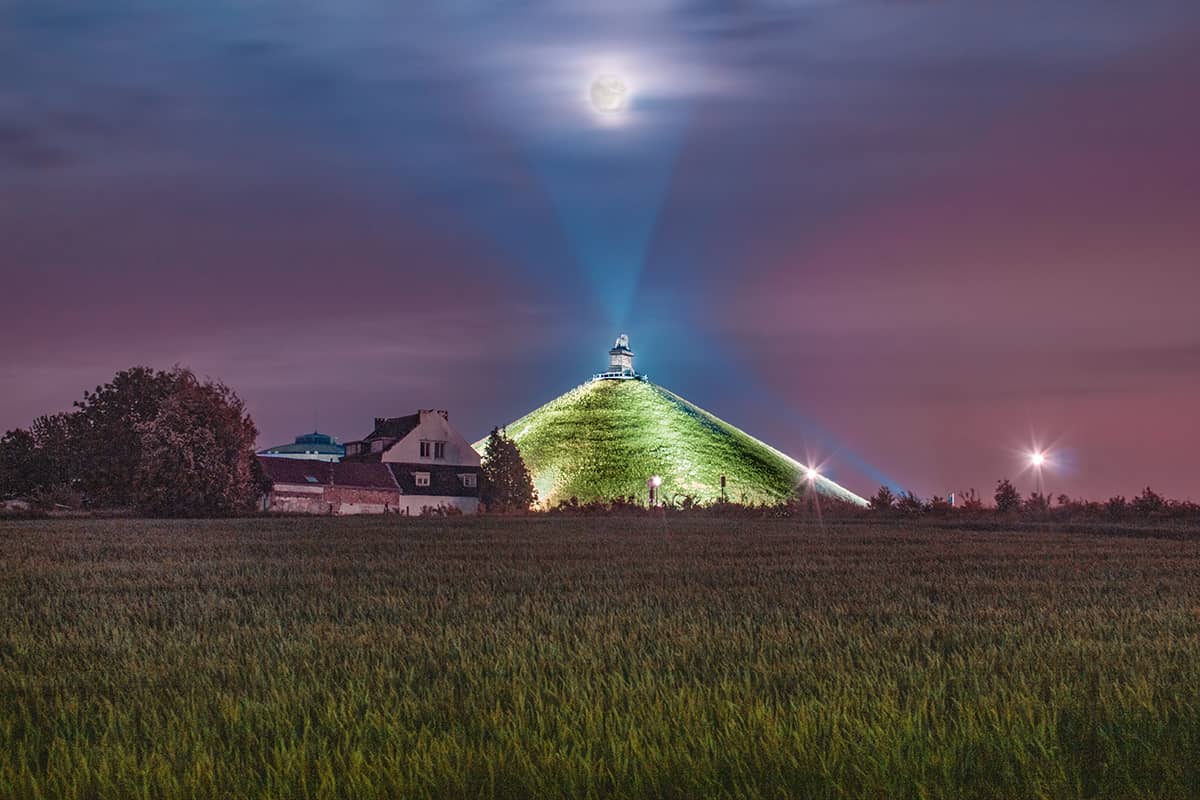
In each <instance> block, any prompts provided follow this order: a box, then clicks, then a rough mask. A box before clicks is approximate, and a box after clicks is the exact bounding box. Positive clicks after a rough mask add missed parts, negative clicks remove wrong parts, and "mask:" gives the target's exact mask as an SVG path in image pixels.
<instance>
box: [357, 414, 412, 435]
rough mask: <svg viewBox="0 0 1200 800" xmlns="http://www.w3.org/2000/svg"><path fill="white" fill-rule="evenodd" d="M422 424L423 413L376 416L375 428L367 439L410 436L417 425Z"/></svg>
mask: <svg viewBox="0 0 1200 800" xmlns="http://www.w3.org/2000/svg"><path fill="white" fill-rule="evenodd" d="M420 424H421V413H420V412H419V411H418V412H417V413H416V414H408V415H407V416H403V417H391V418H385V417H376V418H375V430H373V431H371V433H370V435H369V436H367V437H365V438H367V439H397V440H398V439H403V438H404V437H405V436H408V435H409V434H410V433H412V432H413V431H414V430H416V429H417V426H418V425H420Z"/></svg>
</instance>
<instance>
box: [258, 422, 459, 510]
mask: <svg viewBox="0 0 1200 800" xmlns="http://www.w3.org/2000/svg"><path fill="white" fill-rule="evenodd" d="M259 463H260V464H262V466H263V472H264V473H265V474H266V476H267V478H268V480H269V481H270V482H271V489H270V491H269V492H268V493H267V494H266V496H265V497H264V499H263V509H264V510H266V511H285V512H300V513H308V514H335V515H337V514H386V513H399V514H420V513H422V512H423V511H427V510H438V509H456V510H458V511H461V512H463V513H465V514H474V513H475V512H477V511H478V510H479V474H480V458H479V454H478V453H476V452H475V450H474V449H472V448H471V445H470V444H468V443H467V441H466V440H465V439H463V437H462V436H461V435H460V434H459V433H458V432H457V431H456V430H454V428H453V427H451V425H450V417H449V414H447V413H446V412H445V411H439V410H434V409H422V410H420V411H418V412H416V413H415V414H409V415H408V416H404V417H391V418H388V417H377V418H376V419H375V428H374V430H372V431H371V433H370V434H369V435H367V436H366V437H364V438H363V439H361V440H358V441H354V442H347V443H346V444H345V457H344V459H343V460H342V461H340V462H325V461H314V460H300V459H290V458H278V457H272V456H260V457H259Z"/></svg>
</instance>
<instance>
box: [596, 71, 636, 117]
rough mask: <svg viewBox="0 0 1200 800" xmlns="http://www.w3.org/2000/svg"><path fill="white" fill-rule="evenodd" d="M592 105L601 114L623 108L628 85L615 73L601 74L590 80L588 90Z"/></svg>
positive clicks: (627, 96)
mask: <svg viewBox="0 0 1200 800" xmlns="http://www.w3.org/2000/svg"><path fill="white" fill-rule="evenodd" d="M588 96H589V97H590V98H591V100H592V107H593V108H595V109H596V110H597V111H599V112H600V113H602V114H615V113H616V112H618V111H620V110H622V109H623V108H625V102H626V101H627V100H628V98H629V87H628V86H626V85H625V81H623V80H621V79H620V78H618V77H617V76H616V75H601V76H599V77H597V78H596V79H595V80H594V81H592V87H591V89H590V90H589V91H588Z"/></svg>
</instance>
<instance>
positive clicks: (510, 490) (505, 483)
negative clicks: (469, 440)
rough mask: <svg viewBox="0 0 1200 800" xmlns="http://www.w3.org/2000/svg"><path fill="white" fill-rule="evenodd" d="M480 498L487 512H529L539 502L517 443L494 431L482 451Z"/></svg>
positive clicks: (499, 431) (495, 429) (494, 429)
mask: <svg viewBox="0 0 1200 800" xmlns="http://www.w3.org/2000/svg"><path fill="white" fill-rule="evenodd" d="M479 498H480V500H481V501H482V503H483V505H484V507H485V508H486V509H487V510H488V511H498V512H507V511H528V510H529V507H530V506H532V505H533V504H534V503H535V502H537V492H536V491H535V490H534V488H533V478H531V477H530V475H529V469H528V468H527V467H526V466H525V460H524V459H523V458H521V450H520V448H518V447H517V443H516V442H514V441H513V440H512V439H509V438H508V436H506V435H505V433H504V431H502V430H500V429H499V428H492V433H491V435H490V436H488V440H487V444H486V445H485V446H484V450H483V481H482V484H481V486H480V488H479Z"/></svg>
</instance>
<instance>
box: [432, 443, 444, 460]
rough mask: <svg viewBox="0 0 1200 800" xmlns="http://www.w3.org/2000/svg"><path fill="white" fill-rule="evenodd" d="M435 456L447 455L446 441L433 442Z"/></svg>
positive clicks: (442, 456)
mask: <svg viewBox="0 0 1200 800" xmlns="http://www.w3.org/2000/svg"><path fill="white" fill-rule="evenodd" d="M433 457H434V458H445V457H446V443H445V442H434V443H433Z"/></svg>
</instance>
